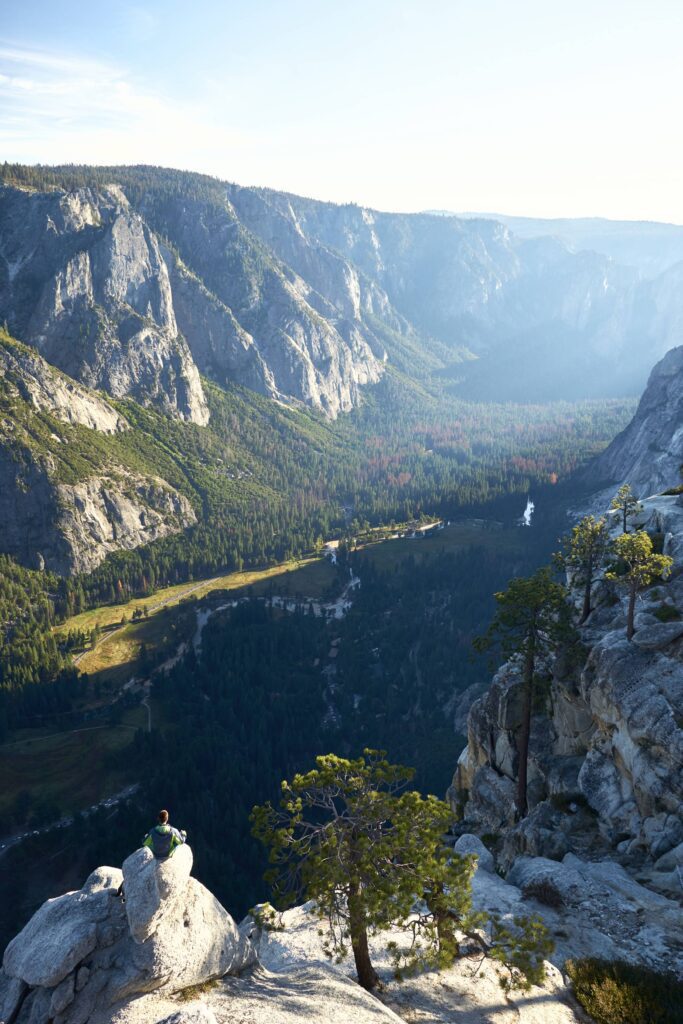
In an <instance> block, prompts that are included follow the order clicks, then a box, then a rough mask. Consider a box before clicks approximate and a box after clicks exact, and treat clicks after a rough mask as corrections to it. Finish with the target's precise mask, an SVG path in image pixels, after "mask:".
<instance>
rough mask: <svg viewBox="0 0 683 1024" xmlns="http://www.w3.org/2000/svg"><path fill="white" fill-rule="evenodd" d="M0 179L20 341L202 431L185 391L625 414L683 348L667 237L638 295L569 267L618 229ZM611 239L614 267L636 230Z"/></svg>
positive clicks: (120, 180) (673, 230)
mask: <svg viewBox="0 0 683 1024" xmlns="http://www.w3.org/2000/svg"><path fill="white" fill-rule="evenodd" d="M0 172H1V174H2V178H3V179H4V181H5V186H4V187H2V188H1V189H0V317H1V318H2V319H4V320H6V321H7V324H8V327H9V329H10V331H11V333H13V334H14V335H15V336H16V337H19V338H20V339H21V340H23V341H25V342H26V343H27V344H32V345H35V346H36V347H38V348H39V349H40V351H41V353H42V354H43V355H44V356H45V357H46V358H47V359H48V360H49V361H51V362H53V363H54V364H55V365H58V366H60V367H61V368H62V369H64V370H65V371H66V372H68V373H69V374H70V375H72V376H74V377H75V378H76V379H78V380H81V381H82V382H83V383H85V384H87V385H88V386H91V387H92V386H94V387H100V388H103V389H105V390H106V391H108V392H109V393H110V394H112V395H114V396H117V397H124V396H126V395H129V396H131V397H134V398H135V399H136V400H137V401H141V402H143V404H146V403H150V404H154V405H156V406H157V407H158V408H161V409H165V411H167V412H169V413H171V414H172V415H176V416H179V417H181V418H186V419H191V420H193V421H194V422H197V423H201V422H202V421H203V420H204V418H205V417H206V415H208V413H207V411H206V405H205V401H204V396H203V392H202V386H201V382H200V380H199V376H198V372H197V371H199V373H202V374H205V375H206V376H208V377H211V378H213V379H214V380H215V381H216V382H217V383H219V384H221V385H224V384H225V383H226V382H228V381H231V382H235V383H238V384H243V385H245V386H247V387H250V388H252V389H253V390H256V391H259V392H260V393H262V394H265V395H267V396H269V397H271V398H274V399H277V400H278V401H282V402H285V403H290V402H294V403H302V404H304V405H308V406H310V407H312V408H314V409H318V410H320V411H321V412H323V413H324V414H325V415H327V416H330V417H334V416H337V415H339V414H340V413H343V412H346V411H349V410H350V409H352V408H353V407H354V406H356V405H357V404H358V403H359V401H360V400H361V397H362V393H363V389H364V388H366V387H368V386H371V385H372V384H374V383H376V382H377V381H378V380H379V379H380V377H381V375H382V374H383V372H384V371H385V368H386V365H387V364H388V365H389V366H392V367H396V368H398V369H399V370H400V371H401V372H402V373H404V374H405V375H407V377H408V378H413V379H419V380H424V379H425V375H426V376H428V377H429V376H431V377H432V378H433V379H435V380H438V379H440V380H441V382H442V385H443V386H445V387H447V388H449V389H452V390H453V391H454V393H455V394H457V395H459V396H461V397H472V398H477V399H481V398H483V399H495V400H513V401H518V400H519V401H539V400H540V401H544V400H549V399H558V398H568V399H577V398H585V397H603V396H605V397H613V396H620V395H623V394H637V393H639V392H640V391H641V390H642V387H643V386H644V384H645V381H646V379H647V374H648V372H649V369H650V367H651V365H652V363H653V361H654V360H656V359H657V358H659V357H661V356H662V355H663V354H664V353H665V352H666V351H667V350H668V349H669V348H671V347H673V346H674V345H676V344H678V343H679V342H680V340H681V325H682V324H683V290H681V289H680V287H679V281H680V278H681V275H683V262H676V259H677V258H678V256H679V255H680V257H681V260H683V228H680V229H679V228H677V227H676V226H675V225H654V227H653V226H652V225H645V226H641V225H636V226H635V227H633V228H632V229H631V228H629V229H628V230H629V231H631V235H632V237H631V239H630V242H629V244H630V245H631V248H634V247H635V248H637V247H638V246H640V247H641V249H642V260H641V263H648V262H649V263H650V264H652V266H653V267H654V265H655V263H656V264H657V267H656V269H659V267H660V266H664V267H665V268H666V269H664V270H663V272H661V273H657V274H656V275H654V276H652V277H649V278H648V277H644V274H643V272H642V269H639V268H638V266H636V262H637V261H632V263H631V265H628V264H627V263H626V262H623V261H622V262H618V261H615V259H612V258H610V256H609V255H605V254H604V253H601V252H599V251H597V250H596V247H595V246H594V247H593V248H592V249H586V248H584V247H583V242H582V244H581V245H580V246H577V240H578V241H581V239H583V241H590V239H591V238H593V239H594V238H595V231H596V230H598V229H600V230H602V229H604V225H605V224H607V225H609V224H610V222H602V221H600V222H595V223H597V225H598V227H597V228H596V226H595V223H594V222H592V221H590V222H589V221H578V222H568V224H569V226H567V224H564V222H562V224H564V228H563V230H565V236H566V237H564V236H563V237H561V238H557V237H550V236H549V235H548V230H547V229H548V228H552V227H553V226H554V225H555V226H556V225H557V224H559V223H560V222H549V223H548V224H546V222H539V221H534V220H532V219H529V218H521V219H519V222H517V221H515V222H514V223H513V221H512V220H511V219H510V218H507V219H506V218H503V220H504V221H505V220H506V221H507V223H503V222H501V221H496V220H490V219H486V218H469V217H468V218H463V217H455V216H442V217H437V216H434V215H431V214H393V213H382V212H379V211H376V210H370V209H367V208H364V207H359V206H356V205H354V204H347V205H343V206H340V205H336V204H333V203H325V202H320V201H317V200H310V199H306V198H303V197H301V196H296V195H291V194H287V193H282V192H277V191H274V190H271V189H263V188H250V187H241V186H238V185H234V184H230V183H228V182H221V181H218V180H217V179H213V178H208V177H206V176H203V175H197V174H190V173H186V172H179V171H169V170H164V169H163V168H151V167H109V168H97V167H62V168H21V167H10V166H9V165H5V166H4V168H0ZM508 224H511V225H512V227H513V229H514V230H511V229H510V227H509V226H508ZM562 224H560V227H562ZM600 225H602V228H600ZM627 227H628V226H627ZM660 229H661V231H660ZM604 230H606V229H604ZM609 230H610V231H611V232H612V233H614V232H615V231H616V235H615V238H616V241H614V240H613V241H614V246H615V247H616V249H619V248H621V251H624V252H625V249H624V247H625V245H626V242H625V241H624V237H622V236H624V232H625V231H626V227H625V226H624V225H617V226H616V227H615V228H612V227H610V228H609ZM591 231H592V232H593V234H592V235H591ZM652 231H654V236H652ZM619 232H621V234H619ZM634 232H635V234H634ZM662 232H663V234H662ZM603 233H604V231H603ZM660 235H661V237H660ZM664 235H665V236H666V238H664ZM570 236H571V237H570ZM650 236H652V237H650ZM563 238H564V240H563ZM620 239H621V240H620ZM679 243H680V247H679ZM614 246H613V248H614ZM657 246H659V249H657ZM577 248H578V251H574V250H575V249H577ZM603 249H604V250H605V252H607V251H608V249H607V247H606V246H603ZM656 249H657V253H658V255H657V254H655V255H656V259H655V256H653V255H652V253H653V252H654V251H655V250H656ZM615 251H616V250H615ZM626 255H628V254H626ZM653 261H654V262H653Z"/></svg>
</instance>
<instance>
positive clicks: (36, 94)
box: [0, 40, 247, 171]
mask: <svg viewBox="0 0 683 1024" xmlns="http://www.w3.org/2000/svg"><path fill="white" fill-rule="evenodd" d="M246 142H247V140H246V139H245V137H244V136H242V135H239V134H237V133H234V132H229V131H225V130H224V129H223V128H222V127H221V126H217V125H215V124H213V123H211V121H210V120H208V119H207V118H206V116H205V114H204V112H203V111H201V110H197V109H196V108H195V107H193V106H191V105H188V104H186V103H177V102H174V101H171V100H170V99H168V98H167V97H164V96H160V95H157V94H155V93H154V92H152V91H150V90H148V89H146V88H145V87H144V86H143V85H141V84H140V83H139V82H138V81H136V80H135V79H134V77H133V76H132V75H131V74H130V73H129V71H128V70H127V69H125V68H122V67H119V66H117V65H116V64H113V63H109V62H106V61H97V60H93V59H92V58H90V57H80V56H77V55H76V56H74V55H71V54H64V53H55V52H47V51H44V50H36V49H29V48H24V47H21V46H17V45H13V44H11V43H8V42H3V41H2V40H0V146H1V147H2V150H3V153H4V155H5V157H6V158H7V159H21V160H26V161H29V162H34V161H39V162H50V163H58V162H81V161H82V162H93V163H128V162H150V163H170V164H172V165H173V166H192V165H195V166H196V165H197V164H198V163H199V164H204V165H205V166H206V165H207V163H210V164H211V165H212V166H223V165H225V167H226V171H227V170H228V169H229V168H228V165H229V163H230V158H231V154H232V153H234V152H235V150H236V149H239V148H241V147H242V146H243V145H244V144H245V143H246Z"/></svg>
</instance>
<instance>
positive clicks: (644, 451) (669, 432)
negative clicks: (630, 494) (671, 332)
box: [583, 322, 683, 498]
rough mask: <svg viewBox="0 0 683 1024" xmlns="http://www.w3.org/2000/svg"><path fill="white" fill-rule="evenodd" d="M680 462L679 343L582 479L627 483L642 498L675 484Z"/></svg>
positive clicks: (682, 373) (682, 378)
mask: <svg viewBox="0 0 683 1024" xmlns="http://www.w3.org/2000/svg"><path fill="white" fill-rule="evenodd" d="M681 332H683V322H682V323H681ZM679 336H680V333H679ZM682 466H683V346H679V347H678V348H674V349H671V351H670V352H667V354H666V355H665V356H664V358H663V359H661V360H660V361H659V362H658V363H657V365H656V366H655V368H654V369H653V371H652V373H651V374H650V379H649V380H648V383H647V387H646V389H645V392H644V394H643V397H642V398H641V400H640V403H639V405H638V409H637V411H636V414H635V416H634V417H633V419H632V420H631V422H630V423H629V425H628V426H627V427H626V429H625V430H622V432H621V433H620V434H619V435H618V437H615V439H614V440H613V441H612V443H611V444H610V445H609V447H608V448H606V449H605V451H604V452H602V454H601V455H599V456H598V457H597V458H596V459H594V460H593V461H592V462H591V463H590V464H589V466H588V468H587V470H586V471H585V473H584V474H583V479H584V481H585V482H586V483H587V484H588V485H592V486H594V487H595V486H600V485H604V484H607V483H610V484H612V485H614V484H622V483H624V482H628V483H629V484H630V485H631V487H632V489H633V491H634V493H635V494H636V495H637V497H639V498H645V497H647V496H648V495H650V494H655V493H656V492H657V491H663V490H667V489H669V488H673V487H677V486H678V485H679V484H680V482H681V467H682Z"/></svg>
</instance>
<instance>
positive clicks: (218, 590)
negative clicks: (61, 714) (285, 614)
mask: <svg viewBox="0 0 683 1024" xmlns="http://www.w3.org/2000/svg"><path fill="white" fill-rule="evenodd" d="M334 579H335V571H334V568H333V566H332V565H331V564H330V562H329V560H328V559H325V558H320V557H316V558H308V559H303V560H299V561H294V560H292V561H290V562H283V563H282V564H281V565H276V566H272V567H271V568H269V569H262V570H258V571H254V572H234V573H230V574H229V575H226V576H221V577H216V578H213V579H209V580H203V581H202V582H200V583H193V584H191V585H190V586H188V585H187V584H185V585H183V586H178V587H168V588H166V589H165V590H160V591H159V592H158V593H157V594H155V595H154V597H153V598H150V599H148V600H147V601H143V600H139V599H138V600H135V601H129V602H127V604H125V605H116V606H114V607H110V606H104V607H101V608H97V609H93V610H92V611H89V612H83V613H82V614H81V615H76V616H74V617H73V618H72V619H69V620H68V621H67V622H65V623H64V624H63V625H62V626H60V627H59V631H60V632H64V631H66V632H68V631H69V630H70V629H83V630H87V629H91V628H92V627H93V626H94V625H95V624H96V623H99V625H100V627H101V628H103V629H107V627H111V626H116V625H117V624H118V623H119V622H120V621H121V617H122V616H123V615H124V614H125V616H126V618H127V619H129V618H130V616H132V613H133V611H134V610H135V608H137V607H140V608H141V607H143V606H144V605H145V604H147V607H148V611H149V617H148V618H144V619H138V620H137V621H135V622H131V621H129V622H127V624H126V625H124V626H121V627H119V628H115V629H112V630H111V632H109V633H106V632H105V633H104V635H103V636H102V638H101V639H100V642H99V643H98V644H97V646H96V647H95V648H93V649H92V650H88V651H86V652H85V653H84V654H83V655H81V657H80V658H79V660H78V668H79V671H80V672H84V673H87V674H88V675H89V676H91V678H92V679H93V680H94V681H96V682H99V683H100V684H101V685H102V686H103V687H104V688H105V690H116V689H118V688H120V687H121V686H123V685H124V683H126V682H127V681H128V680H129V679H130V678H131V677H132V676H138V677H141V676H144V675H147V674H149V671H150V668H151V667H153V666H154V665H156V664H158V663H159V662H160V661H163V660H165V659H166V658H169V657H171V656H173V655H174V654H175V653H176V651H177V650H178V648H179V646H180V645H181V644H182V643H183V642H186V643H187V642H189V641H190V639H191V638H192V636H193V634H194V630H195V622H196V620H195V616H194V602H195V601H197V600H201V599H203V598H207V597H209V596H210V595H212V594H213V595H215V597H216V599H217V600H219V599H220V598H221V597H223V596H224V595H225V594H227V593H239V594H251V593H253V594H255V595H261V594H265V593H270V592H271V591H272V592H274V593H276V594H281V595H283V596H290V595H291V596H294V595H303V596H305V597H311V598H321V597H323V596H324V595H325V593H326V591H327V590H328V589H329V588H330V586H331V584H332V583H333V582H334ZM145 651H146V653H147V658H148V660H147V661H144V659H143V655H144V652H145ZM150 656H151V662H150V660H149V659H150Z"/></svg>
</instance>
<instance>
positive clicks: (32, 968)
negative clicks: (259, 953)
mask: <svg viewBox="0 0 683 1024" xmlns="http://www.w3.org/2000/svg"><path fill="white" fill-rule="evenodd" d="M179 855H180V856H179ZM175 857H179V860H178V864H177V865H176V864H174V863H171V862H173V861H174V860H175ZM150 858H151V860H150ZM191 865H192V855H191V853H190V851H189V848H187V849H185V848H181V849H180V850H178V851H177V853H176V854H175V855H174V857H172V858H171V860H170V861H169V862H166V863H163V862H157V861H155V860H154V858H153V857H152V854H151V853H150V852H149V851H145V852H144V854H143V853H142V852H141V851H138V853H137V854H134V855H133V856H132V857H130V858H129V859H128V861H127V862H126V866H127V867H126V873H125V886H126V889H125V892H126V903H125V904H124V903H122V901H121V899H120V898H119V897H118V896H117V891H116V890H117V887H118V886H119V884H120V883H121V880H122V877H123V876H122V873H121V872H120V871H119V870H118V869H116V868H98V869H97V871H95V872H93V874H92V875H90V877H89V878H88V880H87V881H86V883H85V885H84V886H83V888H82V889H81V890H79V891H78V892H73V893H67V894H66V895H64V896H60V897H58V898H57V899H54V900H48V901H47V903H45V904H43V906H42V907H41V908H40V910H38V911H37V913H36V914H34V916H33V917H32V918H31V920H30V921H29V923H28V924H27V925H26V927H25V928H24V929H23V931H21V932H20V933H19V935H17V936H16V938H14V939H13V940H12V942H11V943H10V944H9V946H8V947H7V949H6V951H5V955H4V959H3V969H2V972H1V973H0V1000H2V1001H0V1007H2V1012H3V1013H4V1015H5V1016H4V1017H3V1018H2V1019H3V1020H6V1021H12V1022H13V1024H14V1022H15V1021H16V1024H48V1021H50V1022H54V1024H89V1022H93V1024H95V1022H98V1024H104V1022H105V1021H111V1020H112V1019H126V1010H125V1007H126V1006H128V1005H129V1004H130V1003H131V1001H133V1002H134V1001H135V999H136V997H138V996H140V995H141V994H144V993H148V992H154V993H155V994H157V995H162V996H164V995H166V996H167V995H171V994H172V993H174V992H179V991H182V990H183V989H185V988H187V987H189V986H191V985H197V984H202V983H204V982H207V981H210V980H211V979H213V978H220V977H223V976H224V975H225V974H228V973H236V972H238V971H240V970H242V969H243V968H244V967H246V966H248V965H249V964H250V963H253V961H254V959H255V951H254V946H253V942H252V940H251V938H250V928H251V925H250V924H247V925H245V927H244V928H243V929H242V930H241V931H240V929H238V928H237V926H236V924H235V922H234V921H233V920H232V918H231V917H230V915H229V914H228V913H227V911H226V910H224V909H223V907H221V905H220V904H219V903H218V901H217V900H216V899H215V898H214V897H213V896H212V895H211V893H210V892H208V890H206V889H205V888H204V887H203V886H202V885H200V883H199V882H197V881H196V880H195V879H194V878H191V877H190V875H189V871H190V868H191ZM154 872H156V873H157V874H158V875H159V878H158V880H157V888H158V891H159V892H160V893H161V894H162V895H161V902H160V903H159V904H158V905H157V906H156V908H155V909H154V911H153V912H150V911H151V906H150V903H149V899H148V898H147V897H145V896H143V895H142V894H143V893H147V894H148V893H149V891H150V889H153V888H154V886H155V883H154V882H150V877H151V874H152V873H154ZM140 876H144V878H145V881H141V880H140ZM138 897H140V899H139V900H138ZM131 918H132V919H133V920H134V921H135V922H136V923H137V925H138V926H139V925H140V922H141V921H143V920H145V921H146V928H145V932H146V934H145V937H144V939H143V938H142V937H141V935H140V934H138V937H137V938H136V937H135V935H134V934H132V930H131V927H130V925H129V922H130V920H131ZM120 1014H122V1015H123V1016H122V1017H121V1016H119V1015H120ZM161 1016H163V1014H162V1015H161ZM161 1016H154V1017H147V1018H143V1019H146V1020H154V1021H156V1020H160V1019H161ZM180 1019H183V1018H180ZM192 1019H193V1018H191V1017H190V1018H189V1020H192ZM194 1019H196V1020H201V1019H202V1018H201V1017H195V1018H194ZM205 1019H206V1018H205Z"/></svg>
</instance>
